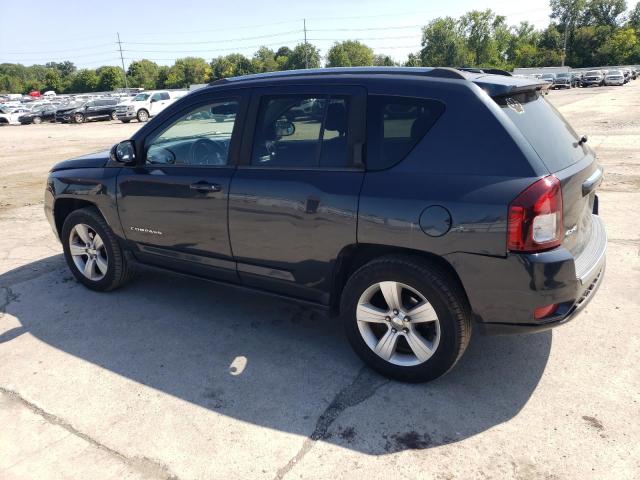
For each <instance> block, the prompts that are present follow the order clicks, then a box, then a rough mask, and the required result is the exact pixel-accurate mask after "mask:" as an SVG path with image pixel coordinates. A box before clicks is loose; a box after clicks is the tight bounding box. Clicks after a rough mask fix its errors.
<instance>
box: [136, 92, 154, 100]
mask: <svg viewBox="0 0 640 480" xmlns="http://www.w3.org/2000/svg"><path fill="white" fill-rule="evenodd" d="M150 96H151V94H149V93H139V94H138V95H136V96H135V97H133V101H134V102H144V101H145V100H147V99H148V98H149V97H150Z"/></svg>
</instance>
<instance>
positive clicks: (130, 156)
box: [111, 140, 136, 163]
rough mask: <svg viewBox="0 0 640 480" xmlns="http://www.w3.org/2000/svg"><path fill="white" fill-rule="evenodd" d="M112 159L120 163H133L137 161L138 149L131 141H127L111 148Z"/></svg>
mask: <svg viewBox="0 0 640 480" xmlns="http://www.w3.org/2000/svg"><path fill="white" fill-rule="evenodd" d="M111 159H112V160H114V161H116V162H120V163H132V162H134V161H135V159H136V149H135V146H134V144H133V142H132V141H131V140H125V141H123V142H120V143H118V144H116V145H114V146H113V147H112V148H111Z"/></svg>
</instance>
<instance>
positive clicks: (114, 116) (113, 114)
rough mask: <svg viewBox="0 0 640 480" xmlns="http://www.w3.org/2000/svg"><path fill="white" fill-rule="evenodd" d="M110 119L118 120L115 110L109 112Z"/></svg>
mask: <svg viewBox="0 0 640 480" xmlns="http://www.w3.org/2000/svg"><path fill="white" fill-rule="evenodd" d="M111 120H118V114H117V113H116V112H111Z"/></svg>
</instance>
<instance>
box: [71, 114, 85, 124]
mask: <svg viewBox="0 0 640 480" xmlns="http://www.w3.org/2000/svg"><path fill="white" fill-rule="evenodd" d="M82 122H84V115H82V114H81V113H74V114H73V123H82Z"/></svg>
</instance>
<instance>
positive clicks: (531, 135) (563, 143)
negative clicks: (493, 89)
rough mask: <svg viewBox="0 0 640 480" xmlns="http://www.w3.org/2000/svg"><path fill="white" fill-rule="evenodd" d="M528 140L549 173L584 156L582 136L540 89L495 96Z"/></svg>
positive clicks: (567, 165)
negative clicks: (545, 97)
mask: <svg viewBox="0 0 640 480" xmlns="http://www.w3.org/2000/svg"><path fill="white" fill-rule="evenodd" d="M495 100H496V102H497V103H498V105H500V107H501V108H502V110H503V111H504V112H505V113H506V114H507V116H508V117H509V118H510V119H511V121H513V123H514V124H515V125H516V127H517V128H518V129H519V130H520V132H521V133H522V134H523V135H524V137H525V138H526V139H527V140H528V141H529V143H530V144H531V146H532V147H533V149H534V150H535V151H536V153H537V154H538V156H539V157H540V159H541V160H542V162H543V163H544V164H545V166H546V167H547V169H548V170H549V172H550V173H554V172H558V171H560V170H563V169H565V168H567V167H569V166H570V165H573V164H574V163H576V162H579V161H580V160H581V159H582V158H584V156H585V148H586V147H583V146H581V145H578V141H579V136H578V135H577V134H576V132H575V131H574V130H573V128H571V125H569V123H568V122H567V121H566V120H565V118H564V117H563V116H562V114H560V112H558V111H557V110H556V109H555V107H553V105H551V104H550V103H549V102H547V101H546V100H545V99H544V98H543V97H542V96H541V95H540V94H538V92H526V93H520V94H517V95H512V96H508V97H499V98H496V99H495Z"/></svg>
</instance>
